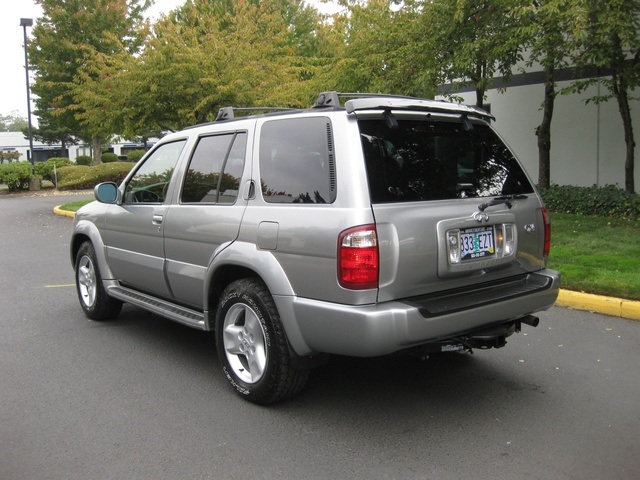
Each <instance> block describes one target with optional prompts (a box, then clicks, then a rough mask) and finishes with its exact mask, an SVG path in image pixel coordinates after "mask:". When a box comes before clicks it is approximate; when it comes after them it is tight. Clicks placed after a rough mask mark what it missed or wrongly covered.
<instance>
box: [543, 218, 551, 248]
mask: <svg viewBox="0 0 640 480" xmlns="http://www.w3.org/2000/svg"><path fill="white" fill-rule="evenodd" d="M542 220H543V221H544V248H543V250H542V255H543V256H544V258H545V260H546V259H547V258H548V257H549V252H550V251H551V222H550V221H549V213H548V212H547V209H546V208H543V209H542Z"/></svg>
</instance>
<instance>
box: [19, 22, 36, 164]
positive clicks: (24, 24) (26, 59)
mask: <svg viewBox="0 0 640 480" xmlns="http://www.w3.org/2000/svg"><path fill="white" fill-rule="evenodd" d="M20 26H21V27H22V30H23V31H24V72H25V77H26V79H27V116H28V122H29V155H30V156H31V164H32V165H35V159H34V158H33V131H32V129H31V94H30V92H29V56H28V55H27V27H32V26H33V18H21V19H20Z"/></svg>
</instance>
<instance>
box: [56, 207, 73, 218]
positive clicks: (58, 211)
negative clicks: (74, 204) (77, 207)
mask: <svg viewBox="0 0 640 480" xmlns="http://www.w3.org/2000/svg"><path fill="white" fill-rule="evenodd" d="M61 206H62V205H58V206H57V207H54V208H53V213H55V214H56V215H62V216H65V217H69V218H74V217H75V216H76V212H69V211H68V210H61V209H60V207H61Z"/></svg>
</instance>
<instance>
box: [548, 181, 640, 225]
mask: <svg viewBox="0 0 640 480" xmlns="http://www.w3.org/2000/svg"><path fill="white" fill-rule="evenodd" d="M540 194H541V195H542V198H543V199H544V202H545V205H546V206H547V208H548V209H549V210H551V211H553V212H562V213H575V214H581V215H598V216H602V217H620V218H627V219H632V220H640V195H638V194H631V193H627V192H625V191H624V190H623V189H621V188H619V187H617V186H614V185H608V186H606V187H597V186H595V185H594V186H593V187H576V186H571V185H563V186H560V185H552V186H551V187H550V188H548V189H543V190H541V192H540Z"/></svg>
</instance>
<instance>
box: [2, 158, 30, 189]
mask: <svg viewBox="0 0 640 480" xmlns="http://www.w3.org/2000/svg"><path fill="white" fill-rule="evenodd" d="M32 177H33V166H32V165H31V164H30V163H29V162H13V163H7V164H5V165H0V183H5V184H6V185H7V186H8V187H9V191H10V192H15V191H17V190H29V180H31V178H32Z"/></svg>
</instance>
